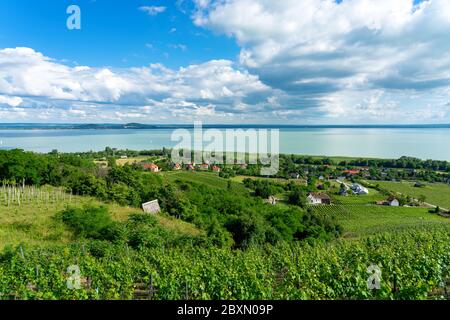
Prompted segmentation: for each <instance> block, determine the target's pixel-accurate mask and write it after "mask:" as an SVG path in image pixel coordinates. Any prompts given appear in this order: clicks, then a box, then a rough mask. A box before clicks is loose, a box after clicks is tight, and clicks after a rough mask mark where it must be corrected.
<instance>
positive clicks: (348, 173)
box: [344, 170, 361, 176]
mask: <svg viewBox="0 0 450 320" xmlns="http://www.w3.org/2000/svg"><path fill="white" fill-rule="evenodd" d="M360 172H361V171H360V170H344V173H345V174H346V175H349V176H354V175H356V174H359V173H360Z"/></svg>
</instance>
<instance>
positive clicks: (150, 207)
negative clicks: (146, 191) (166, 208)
mask: <svg viewBox="0 0 450 320" xmlns="http://www.w3.org/2000/svg"><path fill="white" fill-rule="evenodd" d="M142 210H144V212H146V213H150V214H157V213H158V212H160V211H161V208H160V207H159V202H158V199H156V200H153V201H149V202H146V203H143V204H142Z"/></svg>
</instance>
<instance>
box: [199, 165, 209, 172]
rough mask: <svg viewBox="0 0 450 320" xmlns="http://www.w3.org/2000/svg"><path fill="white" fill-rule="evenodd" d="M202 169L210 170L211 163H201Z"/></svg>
mask: <svg viewBox="0 0 450 320" xmlns="http://www.w3.org/2000/svg"><path fill="white" fill-rule="evenodd" d="M200 170H203V171H207V170H209V164H207V163H202V164H201V165H200Z"/></svg>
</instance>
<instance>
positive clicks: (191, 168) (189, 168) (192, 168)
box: [186, 164, 195, 171]
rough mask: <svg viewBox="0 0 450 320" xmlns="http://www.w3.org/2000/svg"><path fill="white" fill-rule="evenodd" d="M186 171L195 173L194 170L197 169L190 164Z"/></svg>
mask: <svg viewBox="0 0 450 320" xmlns="http://www.w3.org/2000/svg"><path fill="white" fill-rule="evenodd" d="M186 169H188V170H189V171H194V170H195V167H194V165H193V164H188V165H187V166H186Z"/></svg>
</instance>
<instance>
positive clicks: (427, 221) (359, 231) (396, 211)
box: [313, 205, 450, 238]
mask: <svg viewBox="0 0 450 320" xmlns="http://www.w3.org/2000/svg"><path fill="white" fill-rule="evenodd" d="M313 211H315V212H316V213H317V214H321V215H328V216H335V217H336V219H337V221H338V222H339V223H340V224H341V225H342V227H343V228H344V237H345V238H355V237H356V238H357V237H360V236H363V235H367V234H374V233H378V232H386V231H399V230H403V229H408V228H415V227H420V226H424V225H426V226H430V225H431V226H433V225H446V226H448V227H450V219H448V218H443V217H441V216H439V215H435V214H430V213H429V212H428V210H427V209H425V208H417V207H411V208H408V207H388V206H375V205H345V206H341V205H334V206H314V207H313Z"/></svg>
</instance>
